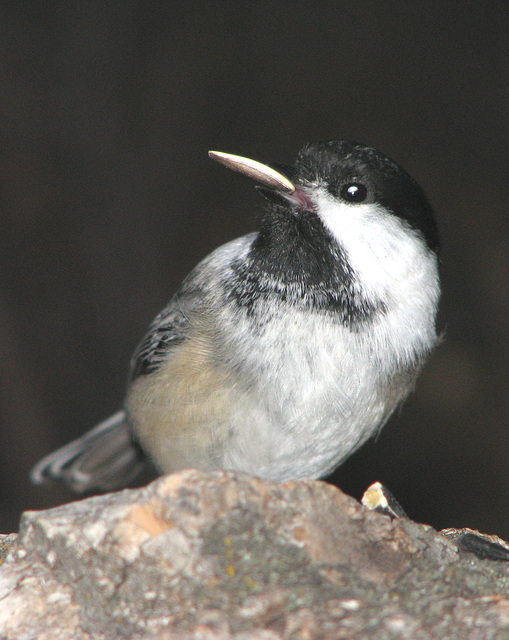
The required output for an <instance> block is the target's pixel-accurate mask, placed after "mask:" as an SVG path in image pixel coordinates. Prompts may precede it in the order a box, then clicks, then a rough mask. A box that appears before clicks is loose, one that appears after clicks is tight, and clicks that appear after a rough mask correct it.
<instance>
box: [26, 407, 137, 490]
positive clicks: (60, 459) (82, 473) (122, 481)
mask: <svg viewBox="0 0 509 640" xmlns="http://www.w3.org/2000/svg"><path fill="white" fill-rule="evenodd" d="M145 465H146V460H145V459H144V456H143V453H142V451H141V450H140V448H139V447H138V446H137V444H136V443H135V441H134V440H133V438H132V435H131V432H130V429H129V425H128V422H127V416H126V413H125V411H118V412H117V413H115V414H114V415H112V416H111V417H110V418H108V419H107V420H104V422H101V423H100V424H98V425H97V426H96V427H95V428H94V429H92V430H91V431H89V432H87V433H85V435H83V436H82V437H81V438H78V439H77V440H74V441H73V442H70V443H69V444H67V445H65V446H63V447H61V448H60V449H57V451H54V452H53V453H50V454H49V455H47V456H46V457H45V458H43V459H42V460H40V461H39V462H38V463H37V464H36V465H35V467H34V468H33V469H32V471H31V473H30V479H31V480H32V482H34V483H35V484H42V483H44V482H46V481H47V480H60V481H62V482H64V483H65V484H66V485H67V486H68V487H69V488H70V489H72V490H73V491H74V492H76V493H85V492H88V491H93V490H96V491H112V490H115V489H122V488H124V487H126V486H127V485H129V483H130V482H132V481H133V480H134V479H135V478H136V477H137V476H138V475H139V474H140V473H141V472H142V471H143V469H144V468H145Z"/></svg>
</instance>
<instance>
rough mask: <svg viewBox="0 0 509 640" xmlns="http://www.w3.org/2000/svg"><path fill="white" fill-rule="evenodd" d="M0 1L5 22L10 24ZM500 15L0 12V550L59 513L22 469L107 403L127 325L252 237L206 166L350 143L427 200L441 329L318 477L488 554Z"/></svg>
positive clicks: (507, 496) (502, 458)
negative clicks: (374, 436) (50, 510)
mask: <svg viewBox="0 0 509 640" xmlns="http://www.w3.org/2000/svg"><path fill="white" fill-rule="evenodd" d="M9 4H12V7H11V8H8V6H6V5H9ZM508 12H509V9H508V5H507V2H505V0H504V1H501V2H494V1H485V2H465V1H462V2H454V1H452V2H442V1H440V2H438V1H437V2H428V3H421V4H417V3H408V2H353V1H344V2H317V3H311V2H299V1H295V2H291V3H290V2H283V3H275V2H266V1H262V0H258V1H257V2H250V3H247V2H246V3H242V2H238V1H237V2H219V1H215V2H214V1H211V2H204V1H202V2H198V1H193V2H183V1H178V0H173V1H168V2H144V1H141V0H138V1H134V0H124V1H122V2H98V1H97V2H94V1H91V0H82V1H79V0H75V1H74V2H70V3H64V2H51V3H50V2H48V3H47V2H42V1H39V2H33V3H19V4H17V3H5V4H4V5H2V7H0V81H1V84H0V87H1V91H0V132H1V138H0V142H1V144H0V220H1V222H0V224H1V233H0V274H1V277H0V349H1V351H0V353H1V358H0V421H1V431H0V456H1V461H0V532H5V533H7V532H9V531H11V530H16V529H17V527H18V518H19V513H20V512H21V511H22V510H26V509H34V508H42V507H47V506H50V505H54V504H58V503H61V502H62V501H64V500H69V499H70V497H71V496H70V495H69V494H67V493H64V492H63V491H61V490H58V489H57V490H55V489H52V488H47V487H45V488H44V487H43V488H34V487H32V486H31V485H30V483H29V481H28V478H27V475H28V472H29V469H30V467H31V466H32V465H33V463H35V462H36V460H37V459H38V458H39V457H40V456H42V455H43V454H45V453H47V452H49V451H50V450H52V449H53V448H55V447H57V446H58V445H61V444H63V443H64V442H66V441H68V440H69V439H71V438H73V437H76V436H78V435H79V434H81V433H83V432H84V431H85V430H87V429H88V428H90V427H91V426H93V425H94V424H95V423H96V422H97V421H99V420H101V419H103V418H105V417H107V416H108V415H109V414H110V413H111V412H113V411H114V410H116V409H117V408H118V407H119V405H120V403H121V402H122V398H123V393H124V384H125V380H126V375H127V365H128V361H129V358H130V355H131V352H132V350H133V349H134V347H135V345H136V343H137V342H138V340H139V339H140V337H141V335H142V334H143V332H144V331H145V329H146V327H147V325H148V323H149V322H150V321H151V320H152V318H153V316H154V315H155V313H156V312H157V311H159V309H160V308H161V307H162V306H163V305H164V304H165V303H166V302H167V301H168V299H169V298H170V296H171V294H172V293H173V291H174V290H175V289H176V287H177V286H178V284H179V282H180V280H181V279H182V278H183V276H184V275H185V274H186V273H187V272H188V271H189V270H190V269H191V268H192V267H193V266H194V265H195V263H196V262H197V261H198V260H199V259H200V258H202V257H203V256H204V255H205V254H207V253H208V252H209V251H210V250H211V249H213V248H214V247H216V246H217V245H219V244H220V243H223V242H225V241H227V240H230V239H232V238H234V237H236V236H238V235H241V234H243V233H246V232H248V231H250V230H253V229H255V228H256V225H257V221H258V219H259V214H260V212H261V209H262V201H261V199H260V198H259V196H258V195H257V194H256V192H255V190H254V188H253V185H252V183H251V182H250V181H248V180H245V179H243V178H241V177H239V176H236V175H234V174H233V173H230V172H228V171H227V170H226V169H224V168H222V167H220V166H219V165H216V164H214V163H212V162H211V161H209V160H208V158H207V150H208V149H211V148H212V149H219V150H224V151H229V152H232V153H238V154H240V155H246V156H250V157H253V158H256V159H259V160H261V161H282V162H288V161H292V159H293V157H294V156H295V154H296V152H297V150H298V149H299V148H300V147H301V145H302V144H303V143H304V142H306V141H314V140H326V139H341V138H347V139H354V140H358V141H360V142H365V143H368V144H372V145H373V146H376V147H378V148H379V149H381V150H382V151H384V152H385V153H387V154H388V155H390V156H392V157H394V158H395V159H396V160H397V161H398V162H400V163H401V164H402V165H403V166H404V167H405V168H406V169H407V170H408V171H409V172H410V173H411V174H412V175H413V176H414V177H415V178H417V180H418V181H419V182H420V183H421V184H422V186H423V187H424V189H425V190H426V192H427V193H428V195H429V197H430V199H431V200H432V202H433V204H434V206H435V209H436V212H437V217H438V220H439V225H440V229H441V235H442V242H443V264H442V275H443V304H442V311H441V320H440V326H441V327H442V328H443V329H445V330H446V339H445V342H444V344H443V345H442V346H441V347H440V348H439V349H438V350H437V352H436V353H435V355H434V356H433V358H432V360H431V362H430V363H429V365H428V366H427V368H426V370H425V373H424V374H423V376H422V377H421V379H420V381H419V383H418V385H417V389H416V392H415V394H414V396H413V397H412V398H411V400H410V401H409V402H408V403H407V404H406V405H405V406H404V408H403V410H402V411H401V412H400V414H399V415H397V416H395V417H394V418H393V419H392V420H391V422H390V423H389V425H388V426H387V427H386V428H385V430H384V431H383V432H382V435H381V436H380V437H379V438H378V440H377V441H376V442H374V443H370V444H368V445H367V446H365V447H364V449H363V450H362V451H361V452H359V453H358V454H357V455H356V456H354V457H353V458H352V459H351V460H350V461H348V462H347V463H346V464H345V465H344V466H343V467H342V469H340V470H339V472H338V473H337V474H336V476H335V480H336V481H337V482H338V484H339V485H340V486H342V487H343V488H344V489H346V490H347V491H349V492H351V493H352V494H353V495H355V496H357V497H358V496H360V494H361V493H362V491H363V489H364V488H366V487H367V486H368V485H369V484H370V483H371V482H372V481H374V480H381V481H383V482H384V483H386V484H387V485H388V486H389V487H390V488H391V489H392V491H393V492H394V493H395V494H396V496H397V497H398V498H399V499H400V501H401V502H402V504H403V505H404V506H405V507H406V509H407V511H408V512H409V514H410V515H411V516H412V517H414V518H415V519H417V520H419V521H423V522H428V523H431V524H433V525H434V526H436V527H445V526H457V527H459V526H471V527H475V528H479V529H481V530H482V531H485V532H490V533H498V534H499V535H502V536H505V537H509V510H508V505H509V468H508V463H509V399H508V388H509V380H508V369H509V367H508V357H509V322H508V320H509V308H508V302H509V289H508V279H509V267H508V255H509V248H508V239H509V233H508V231H509V229H508V226H509V223H508V212H507V206H508V204H507V203H508V200H509V193H508V173H509V172H508V169H509V162H508V160H509V153H508V116H509V112H508V111H509V110H508V106H509V88H508V70H509V64H508V63H509V46H508V36H507V34H508V27H509V25H508Z"/></svg>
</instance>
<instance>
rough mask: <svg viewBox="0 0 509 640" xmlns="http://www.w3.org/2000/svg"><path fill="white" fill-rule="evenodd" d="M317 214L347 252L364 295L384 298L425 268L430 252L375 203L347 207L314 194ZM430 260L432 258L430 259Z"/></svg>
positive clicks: (321, 195)
mask: <svg viewBox="0 0 509 640" xmlns="http://www.w3.org/2000/svg"><path fill="white" fill-rule="evenodd" d="M313 199H314V200H315V202H316V203H317V205H318V207H317V211H318V215H319V217H320V218H321V220H322V222H323V223H324V225H325V227H326V228H327V229H328V230H329V231H330V233H331V234H332V235H333V237H334V238H335V239H336V240H337V242H338V243H339V244H340V245H341V247H343V249H344V250H345V252H346V254H347V257H348V261H349V263H350V265H351V267H352V268H353V270H354V273H355V274H356V275H357V278H358V284H359V285H360V286H361V288H362V289H363V290H364V292H365V293H371V294H373V295H375V296H377V297H378V296H380V297H382V294H383V293H384V292H387V290H388V289H389V290H390V289H391V288H392V287H393V286H395V285H397V284H398V283H400V284H401V283H402V281H404V280H405V279H407V278H409V277H410V278H411V279H412V270H413V269H419V270H421V269H422V261H423V260H425V261H426V262H427V261H428V254H429V251H428V249H427V247H426V245H425V243H424V241H423V239H422V238H420V237H419V236H418V235H417V234H416V233H414V232H413V231H412V230H410V229H409V228H408V227H406V226H405V225H404V223H403V222H402V221H401V220H400V219H399V218H397V217H396V216H394V215H392V214H391V213H389V212H387V211H386V210H385V209H384V208H383V207H381V206H380V205H376V204H365V205H364V204H355V205H353V204H347V203H346V202H337V201H336V200H333V199H332V197H331V196H328V195H327V194H324V193H323V192H322V193H318V194H317V193H315V194H314V195H313ZM430 259H431V256H430Z"/></svg>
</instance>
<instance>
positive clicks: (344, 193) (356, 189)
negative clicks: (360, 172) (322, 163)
mask: <svg viewBox="0 0 509 640" xmlns="http://www.w3.org/2000/svg"><path fill="white" fill-rule="evenodd" d="M339 195H340V196H341V197H342V198H343V200H346V201H347V202H351V203H352V204H358V203H359V202H364V200H366V198H367V196H368V190H367V189H366V187H365V186H364V185H363V184H361V183H360V182H349V183H348V184H345V185H343V186H342V187H341V191H340V192H339Z"/></svg>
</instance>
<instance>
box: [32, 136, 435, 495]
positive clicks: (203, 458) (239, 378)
mask: <svg viewBox="0 0 509 640" xmlns="http://www.w3.org/2000/svg"><path fill="white" fill-rule="evenodd" d="M210 155H211V157H212V158H214V159H215V160H218V161H219V162H222V163H223V164H225V165H226V166H229V167H230V168H232V169H235V170H237V171H240V172H241V173H244V174H246V175H248V176H251V177H253V178H255V179H256V180H257V181H258V182H259V183H260V184H261V186H259V187H258V188H259V190H260V192H261V193H262V195H263V196H264V197H265V198H266V200H267V203H268V204H267V208H266V212H265V215H264V217H263V219H262V222H261V226H260V230H259V231H257V232H256V233H251V234H248V235H246V236H244V237H242V238H238V239H237V240H233V241H232V242H229V243H227V244H225V245H223V246H221V247H219V248H218V249H216V250H215V251H213V252H212V253H211V254H210V255H209V256H207V257H206V258H205V259H204V260H203V261H202V262H200V263H199V264H198V266H197V267H196V268H195V269H194V270H193V271H192V272H191V273H190V275H189V276H188V277H187V278H186V279H185V280H184V283H183V284H182V286H181V288H180V290H179V291H178V292H177V293H176V294H175V295H174V297H173V298H172V300H171V301H170V303H169V305H168V306H167V307H166V308H165V309H164V310H163V311H162V312H161V313H160V314H159V315H158V316H157V317H156V318H155V320H154V322H153V323H152V325H151V326H150V328H149V330H148V333H147V334H146V336H145V337H144V338H143V340H142V341H141V343H140V345H139V346H138V348H137V350H136V352H135V354H134V357H133V359H132V362H131V373H130V379H129V385H128V389H127V395H126V399H125V404H124V408H123V409H122V410H121V411H119V412H118V413H116V414H115V415H114V416H112V417H111V418H110V419H108V420H106V421H105V422H103V423H101V424H99V425H98V426H97V427H96V428H95V429H93V430H92V431H90V432H89V433H87V434H86V435H84V436H83V437H82V438H80V439H78V440H76V441H74V442H72V443H70V444H68V445H67V446H64V447H63V448H61V449H59V450H58V451H56V452H54V453H52V454H50V455H49V456H47V457H46V458H44V459H43V460H41V461H40V462H39V463H38V464H37V465H36V466H35V467H34V469H33V471H32V475H31V477H32V480H33V481H35V482H37V483H39V482H42V481H43V480H44V479H46V478H55V479H61V480H63V481H64V482H66V483H67V484H68V485H69V486H70V487H71V488H72V489H74V490H75V491H79V492H83V491H89V490H91V489H99V490H110V489H113V488H119V487H122V486H125V485H127V484H128V483H129V482H130V481H131V480H132V479H133V477H134V476H135V475H136V474H137V473H138V472H139V471H140V468H141V466H142V465H143V456H144V455H147V456H148V457H149V458H150V459H151V460H152V461H153V463H155V466H156V467H157V468H158V470H159V471H161V472H162V473H166V472H171V471H175V470H177V469H182V468H186V467H195V468H198V469H202V470H212V469H218V468H222V469H237V470H242V471H246V472H249V473H252V474H255V475H258V476H261V477H264V478H269V479H273V480H287V479H293V478H302V477H308V478H317V477H321V476H324V475H326V474H328V473H329V472H331V471H332V470H333V469H334V468H335V467H336V466H337V465H339V464H340V463H341V462H342V461H343V460H344V459H345V458H346V457H348V456H349V455H350V454H351V453H353V452H354V451H355V450H356V449H357V448H358V447H359V446H360V445H361V444H363V443H364V442H365V441H366V440H367V439H368V438H369V437H370V436H373V435H374V434H376V433H377V432H378V430H379V429H380V428H381V427H382V426H383V424H384V423H385V422H386V420H387V419H388V418H389V416H390V415H391V413H392V412H393V411H394V409H395V408H396V407H397V406H398V404H399V403H400V402H401V401H402V400H403V399H404V398H405V397H406V396H407V395H408V393H409V392H410V390H411V389H412V386H413V384H414V381H415V379H416V377H417V375H418V373H419V371H420V369H421V367H422V365H423V363H424V361H425V360H426V358H427V357H428V355H429V354H430V352H431V350H432V349H433V347H434V346H435V344H436V342H437V334H436V329H435V320H436V312H437V304H438V300H439V296H440V283H439V275H438V258H437V252H438V234H437V228H436V224H435V220H434V216H433V212H432V209H431V206H430V204H429V202H428V200H427V199H426V196H425V195H424V193H423V191H422V190H421V188H420V187H419V186H418V185H417V183H416V182H415V181H414V180H413V179H412V178H411V177H410V176H409V175H408V174H407V173H406V172H405V171H404V170H403V169H402V168H401V167H399V166H398V165H397V164H396V163H395V162H393V161H392V160H390V159H389V158H387V157H386V156H384V155H382V154H381V153H379V152H378V151H376V150H375V149H372V148H370V147H367V146H364V145H361V144H356V143H352V142H321V143H316V144H308V145H306V146H305V147H304V148H303V149H302V150H301V151H300V152H299V154H298V156H297V159H296V161H295V163H294V164H293V165H291V166H283V165H273V167H270V166H268V165H264V164H260V163H258V162H255V161H253V160H249V159H247V158H242V157H239V156H232V155H229V154H223V153H218V152H210Z"/></svg>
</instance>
